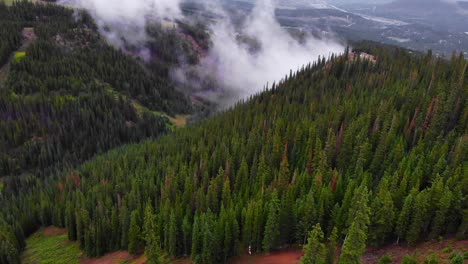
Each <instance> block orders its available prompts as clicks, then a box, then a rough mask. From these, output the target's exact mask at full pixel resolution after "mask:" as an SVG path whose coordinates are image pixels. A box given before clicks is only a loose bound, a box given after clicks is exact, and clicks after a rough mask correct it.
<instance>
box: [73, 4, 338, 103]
mask: <svg viewBox="0 0 468 264" xmlns="http://www.w3.org/2000/svg"><path fill="white" fill-rule="evenodd" d="M64 1H67V2H68V4H72V5H75V6H78V7H81V8H85V9H87V10H88V11H89V12H90V13H91V14H92V15H93V16H94V18H95V19H96V21H97V23H98V25H99V26H100V28H101V31H102V33H103V34H105V35H106V37H107V38H108V39H109V40H110V41H112V42H113V43H114V44H116V45H120V44H119V43H120V41H121V39H122V37H125V40H126V41H128V42H130V43H134V44H135V43H138V42H140V43H142V42H141V41H144V40H146V38H147V36H146V33H145V20H146V18H147V17H148V16H152V17H154V16H157V17H160V18H164V19H188V18H184V17H183V15H182V12H181V10H180V1H179V0H64ZM203 3H204V4H205V8H209V10H210V11H212V12H216V13H218V14H220V17H223V18H224V19H220V20H218V21H216V22H214V23H212V24H211V25H210V33H211V42H212V46H211V48H210V50H209V51H208V53H207V56H205V57H204V58H202V59H201V61H200V63H199V64H198V65H197V66H195V67H191V69H189V70H190V71H191V72H192V73H193V72H196V73H197V75H198V76H199V78H200V79H213V80H215V81H216V83H217V84H218V85H219V87H218V89H215V90H216V91H221V92H213V91H211V92H207V91H203V92H202V93H200V94H201V95H202V96H205V97H209V98H211V99H214V100H220V97H222V98H223V102H222V103H223V104H225V105H231V104H233V103H235V102H236V101H237V100H239V99H242V98H245V97H247V96H249V95H252V94H255V93H257V92H259V91H261V90H263V88H264V87H265V85H266V84H267V83H268V82H269V83H272V82H274V81H278V80H280V79H282V78H283V77H284V76H285V75H287V74H289V72H290V70H293V71H295V70H297V69H299V68H300V67H302V66H303V65H305V64H308V63H309V62H312V61H314V60H316V59H317V58H318V57H319V56H320V55H321V56H328V55H330V54H331V53H340V52H342V51H343V50H344V47H343V46H342V45H340V44H338V43H337V42H335V41H333V40H329V39H328V40H327V39H320V40H319V39H315V38H312V37H310V36H309V37H305V38H304V39H302V40H301V41H299V40H297V39H296V38H293V37H292V36H291V34H290V33H289V32H287V31H286V30H285V29H284V28H282V27H281V26H280V25H279V23H278V22H277V20H276V18H275V4H274V2H273V1H272V0H257V1H256V3H255V7H254V9H253V11H252V12H251V14H250V15H249V16H248V17H247V19H246V20H245V22H244V23H243V25H242V26H241V27H240V28H239V27H237V28H235V27H234V26H233V24H232V23H231V21H230V20H229V18H228V17H229V16H228V15H227V14H225V11H224V10H223V8H222V7H221V4H220V3H219V2H218V0H208V1H204V2H203ZM240 38H243V39H246V38H247V39H249V40H252V41H254V42H255V43H256V47H257V48H256V49H255V51H252V47H251V46H249V45H248V44H246V43H245V42H242V41H240V40H239V39H240ZM187 70H188V69H174V72H175V74H174V76H176V77H177V79H178V80H179V81H186V82H188V84H189V85H190V82H191V80H189V79H188V78H186V76H185V75H186V71H187ZM226 97H227V98H226Z"/></svg>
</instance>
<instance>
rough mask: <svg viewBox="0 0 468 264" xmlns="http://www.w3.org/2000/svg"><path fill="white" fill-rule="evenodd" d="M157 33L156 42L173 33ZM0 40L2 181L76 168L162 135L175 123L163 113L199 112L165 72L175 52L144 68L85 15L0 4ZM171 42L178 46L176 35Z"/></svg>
mask: <svg viewBox="0 0 468 264" xmlns="http://www.w3.org/2000/svg"><path fill="white" fill-rule="evenodd" d="M153 31H154V32H155V33H154V34H156V33H159V35H158V36H154V39H155V41H159V42H158V44H166V43H164V40H166V39H168V37H167V35H171V33H170V32H163V31H162V29H161V28H159V29H158V28H157V29H154V30H153ZM154 34H153V35H154ZM172 35H173V34H172ZM0 39H1V41H0V131H1V133H0V182H1V181H8V182H10V181H11V184H10V183H8V186H12V187H13V188H15V182H14V181H15V179H14V178H12V177H8V178H4V177H5V176H16V175H20V174H32V175H33V176H32V177H36V176H37V175H49V174H51V173H53V171H55V170H62V169H63V167H67V168H72V167H75V166H77V165H79V164H81V163H82V162H83V161H85V160H87V159H89V158H91V157H92V156H93V155H95V154H97V153H102V152H104V151H107V150H109V149H111V148H113V147H116V146H120V145H122V144H124V143H128V142H138V141H140V140H142V139H145V138H148V137H155V136H158V135H160V134H164V133H165V132H167V131H168V130H170V126H171V124H170V123H169V120H168V119H167V118H166V117H165V115H164V114H163V113H165V114H168V115H173V114H176V113H190V112H191V111H192V110H193V109H192V105H191V103H190V100H189V99H188V96H186V95H185V94H183V93H182V92H180V91H178V90H177V89H176V87H175V85H174V83H173V82H172V81H171V80H170V78H169V73H168V70H167V68H168V67H170V66H169V64H170V63H172V62H170V61H169V59H171V58H172V57H173V56H174V55H167V54H173V52H172V50H171V49H170V48H167V49H160V53H161V54H162V55H165V56H166V57H164V58H165V60H159V61H157V63H156V62H153V64H152V65H151V67H150V66H147V65H145V64H144V63H143V62H142V61H141V60H138V59H136V58H134V57H133V56H130V55H127V54H125V53H124V52H123V51H122V50H117V49H116V48H114V47H112V46H110V45H109V44H108V43H106V41H105V40H104V39H102V38H101V36H100V35H99V33H98V29H97V27H96V25H95V24H94V21H93V20H92V18H91V17H90V16H89V15H88V14H87V13H85V12H82V11H78V10H73V9H69V8H65V7H62V6H58V5H53V4H44V3H39V4H32V3H30V2H26V1H25V2H17V3H14V4H13V5H11V6H6V5H5V4H2V2H1V1H0ZM167 41H171V43H172V46H170V45H167V44H166V45H165V47H172V48H175V47H176V46H178V45H177V44H178V41H180V38H179V39H177V38H175V37H173V38H171V39H170V40H167ZM25 177H30V176H25Z"/></svg>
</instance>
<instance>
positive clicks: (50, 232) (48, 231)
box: [42, 226, 67, 237]
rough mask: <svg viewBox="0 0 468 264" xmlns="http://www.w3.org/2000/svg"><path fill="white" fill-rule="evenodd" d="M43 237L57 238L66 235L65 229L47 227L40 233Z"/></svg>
mask: <svg viewBox="0 0 468 264" xmlns="http://www.w3.org/2000/svg"><path fill="white" fill-rule="evenodd" d="M42 233H43V234H44V236H45V237H51V236H58V235H63V234H65V233H67V230H66V229H65V228H59V227H55V226H48V227H46V228H44V231H42Z"/></svg>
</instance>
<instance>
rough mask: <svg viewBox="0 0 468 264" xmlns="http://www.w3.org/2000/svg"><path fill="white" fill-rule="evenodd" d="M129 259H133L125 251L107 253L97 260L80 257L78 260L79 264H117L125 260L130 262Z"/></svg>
mask: <svg viewBox="0 0 468 264" xmlns="http://www.w3.org/2000/svg"><path fill="white" fill-rule="evenodd" d="M131 259H133V257H132V255H130V254H129V253H128V252H127V251H116V252H112V253H108V254H106V255H104V256H102V257H99V258H88V257H82V258H81V259H80V263H81V264H118V263H121V262H123V261H125V260H131Z"/></svg>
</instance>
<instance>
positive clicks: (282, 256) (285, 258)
mask: <svg viewBox="0 0 468 264" xmlns="http://www.w3.org/2000/svg"><path fill="white" fill-rule="evenodd" d="M301 257H302V251H301V250H299V249H287V250H281V251H277V252H272V253H270V254H268V255H267V254H257V255H251V256H249V255H242V256H239V257H235V258H234V259H232V260H231V261H230V262H229V263H230V264H296V263H299V260H300V259H301Z"/></svg>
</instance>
